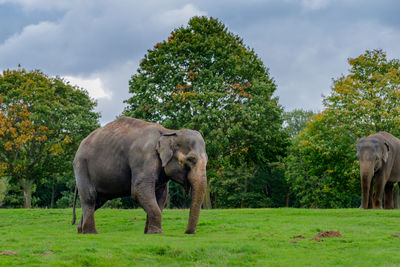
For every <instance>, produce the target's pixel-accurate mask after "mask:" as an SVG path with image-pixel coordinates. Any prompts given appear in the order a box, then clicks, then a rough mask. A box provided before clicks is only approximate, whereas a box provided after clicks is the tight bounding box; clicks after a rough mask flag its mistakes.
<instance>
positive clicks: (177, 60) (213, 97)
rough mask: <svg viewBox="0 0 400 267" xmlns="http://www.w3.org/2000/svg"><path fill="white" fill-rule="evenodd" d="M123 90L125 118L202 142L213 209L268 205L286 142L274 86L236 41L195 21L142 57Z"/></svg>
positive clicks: (205, 21) (203, 20)
mask: <svg viewBox="0 0 400 267" xmlns="http://www.w3.org/2000/svg"><path fill="white" fill-rule="evenodd" d="M129 84H130V86H129V92H130V93H131V94H132V96H131V97H130V98H129V99H128V100H126V103H127V104H128V107H127V108H126V110H125V111H124V115H128V116H132V117H135V118H139V119H144V120H147V121H153V122H158V123H161V124H162V125H164V126H165V127H167V128H172V129H181V128H189V129H194V130H197V131H199V132H201V133H202V134H203V136H204V139H205V141H206V146H207V154H208V156H209V165H208V178H209V187H208V188H209V190H210V191H211V195H212V197H211V201H213V204H214V207H252V206H257V207H263V206H271V205H273V204H272V202H274V201H275V200H274V199H271V195H268V194H267V191H266V188H267V187H268V174H269V173H270V172H271V168H270V165H269V164H270V163H273V162H276V161H278V160H279V159H280V157H282V156H283V155H284V151H285V145H286V143H287V135H286V133H285V132H284V131H283V130H282V118H281V115H282V109H281V107H280V106H279V105H278V99H277V98H276V97H273V93H274V92H275V90H276V85H275V83H274V81H273V80H272V79H271V77H270V76H269V73H268V70H267V69H266V68H265V66H264V64H263V63H262V62H261V60H260V59H259V57H258V56H257V55H256V54H255V53H254V51H253V50H251V49H249V48H248V47H246V46H245V45H244V44H243V40H242V39H240V38H239V37H238V36H236V35H234V34H232V33H230V32H229V31H228V30H227V28H226V27H225V26H224V25H223V24H222V23H221V22H220V21H218V20H216V19H213V18H207V17H194V18H192V19H191V20H190V21H189V23H188V26H187V27H181V28H178V29H176V30H174V31H173V32H172V33H171V35H170V36H169V37H168V40H167V41H162V42H159V43H157V44H156V45H155V46H154V48H153V49H151V50H148V53H147V54H146V55H145V56H144V58H143V60H142V61H141V63H140V67H139V69H138V71H137V74H135V75H133V76H132V79H131V80H130V83H129ZM281 182H283V183H284V182H285V181H284V179H283V177H281ZM173 189H174V188H171V191H172V192H171V193H173V194H174V193H175V194H176V193H177V192H176V191H175V192H174V190H173ZM206 199H209V198H206ZM283 199H284V196H283ZM210 204H211V203H210V202H209V201H208V203H206V206H208V207H209V206H210Z"/></svg>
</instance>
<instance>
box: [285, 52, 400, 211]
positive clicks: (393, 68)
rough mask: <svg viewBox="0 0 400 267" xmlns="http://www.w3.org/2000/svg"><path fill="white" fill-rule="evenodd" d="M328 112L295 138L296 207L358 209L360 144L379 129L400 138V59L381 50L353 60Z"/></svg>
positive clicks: (291, 159) (291, 169)
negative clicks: (357, 153)
mask: <svg viewBox="0 0 400 267" xmlns="http://www.w3.org/2000/svg"><path fill="white" fill-rule="evenodd" d="M348 63H349V65H350V70H349V74H348V75H346V76H341V77H339V78H338V79H336V80H334V81H333V87H332V92H331V94H330V95H329V96H327V97H325V98H324V101H323V103H324V106H325V110H324V111H323V112H322V113H320V114H317V115H315V116H314V117H313V118H312V120H311V121H310V123H309V124H308V125H307V126H306V128H305V129H304V130H303V131H302V132H301V133H300V134H299V135H298V136H296V137H294V139H293V145H292V146H291V148H290V152H289V156H288V158H287V159H286V163H287V165H288V170H287V172H286V177H287V179H288V181H289V183H290V184H291V186H292V189H293V191H294V192H295V194H296V197H297V198H296V200H297V206H304V207H320V208H323V207H356V206H359V204H360V202H359V201H360V181H359V170H358V162H357V158H356V148H355V144H356V142H357V140H358V139H359V138H360V137H363V136H368V135H370V134H373V133H376V132H378V131H387V132H389V133H392V134H393V135H395V136H398V137H399V136H400V62H399V60H397V59H392V60H389V59H387V56H386V54H385V53H384V52H383V51H382V50H372V51H366V52H365V53H364V54H362V55H360V56H359V57H357V58H350V59H349V60H348Z"/></svg>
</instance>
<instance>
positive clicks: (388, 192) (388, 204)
mask: <svg viewBox="0 0 400 267" xmlns="http://www.w3.org/2000/svg"><path fill="white" fill-rule="evenodd" d="M393 186H394V183H391V182H387V183H386V185H385V209H394V203H393Z"/></svg>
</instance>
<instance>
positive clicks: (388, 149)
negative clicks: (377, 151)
mask: <svg viewBox="0 0 400 267" xmlns="http://www.w3.org/2000/svg"><path fill="white" fill-rule="evenodd" d="M384 144H385V148H386V149H385V150H384V151H383V157H382V158H383V161H384V162H385V163H386V161H387V159H388V157H389V151H390V148H389V144H388V143H386V142H384Z"/></svg>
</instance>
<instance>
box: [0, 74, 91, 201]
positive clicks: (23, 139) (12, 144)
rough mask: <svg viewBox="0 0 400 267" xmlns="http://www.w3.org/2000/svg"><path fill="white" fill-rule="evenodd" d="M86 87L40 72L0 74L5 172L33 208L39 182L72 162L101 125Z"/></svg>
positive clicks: (0, 156)
mask: <svg viewBox="0 0 400 267" xmlns="http://www.w3.org/2000/svg"><path fill="white" fill-rule="evenodd" d="M94 106H95V102H93V101H92V100H90V98H89V97H88V95H87V92H85V91H83V90H80V89H78V88H75V87H72V86H70V85H69V84H66V83H65V82H64V81H63V80H61V79H59V78H49V77H47V76H46V75H45V74H43V73H41V72H40V71H32V72H26V71H25V70H23V69H22V70H6V71H4V72H3V74H2V75H0V160H1V161H0V176H2V177H8V178H9V179H10V180H11V181H16V182H18V184H19V185H20V187H21V189H22V191H23V194H24V207H25V208H30V207H31V205H32V204H31V202H32V191H33V189H34V187H35V183H37V182H43V181H45V180H47V179H49V177H51V176H53V175H54V174H55V173H57V172H58V173H60V172H62V171H65V168H66V167H70V168H71V169H72V167H71V164H70V163H66V162H70V161H71V160H72V156H73V151H74V150H75V149H76V147H77V145H78V144H79V142H80V140H81V139H82V138H83V137H84V136H85V135H86V134H88V133H89V132H90V131H91V130H93V129H94V128H96V127H97V126H98V114H97V113H95V112H93V110H92V109H93V108H94Z"/></svg>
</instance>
